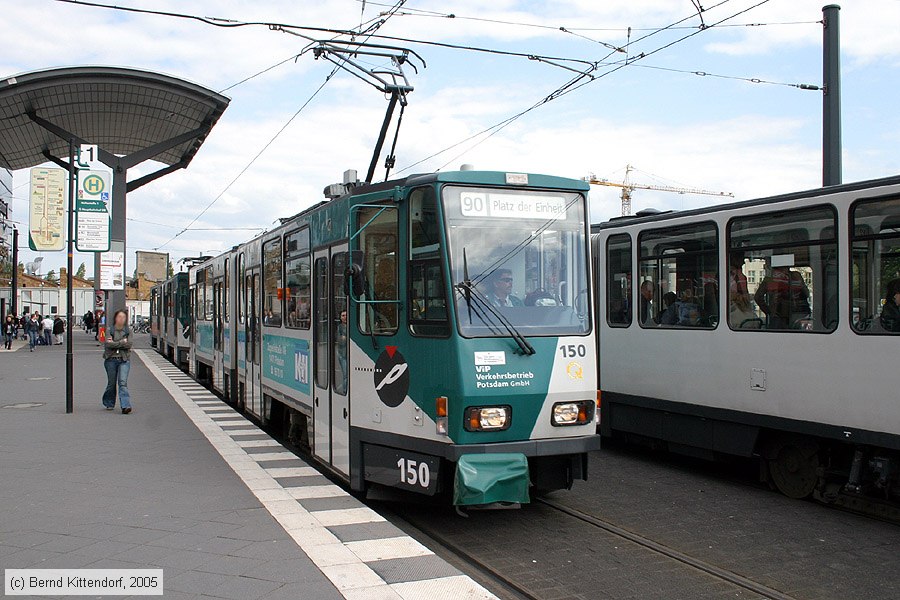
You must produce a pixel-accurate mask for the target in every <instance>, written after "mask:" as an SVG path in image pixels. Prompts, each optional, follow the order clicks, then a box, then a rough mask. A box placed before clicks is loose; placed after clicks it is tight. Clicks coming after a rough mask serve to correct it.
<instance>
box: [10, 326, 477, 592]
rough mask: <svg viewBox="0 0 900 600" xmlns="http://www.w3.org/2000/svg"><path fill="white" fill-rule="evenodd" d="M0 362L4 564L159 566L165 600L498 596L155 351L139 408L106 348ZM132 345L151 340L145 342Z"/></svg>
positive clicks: (145, 354) (135, 357)
mask: <svg viewBox="0 0 900 600" xmlns="http://www.w3.org/2000/svg"><path fill="white" fill-rule="evenodd" d="M74 336H75V337H74V338H73V339H74V343H75V361H74V362H75V411H74V414H66V413H65V346H50V347H40V348H36V349H35V351H34V352H29V351H28V346H27V344H25V345H24V346H22V345H18V348H17V349H16V350H15V351H10V352H3V353H2V355H0V481H2V482H3V483H2V485H0V568H3V569H9V568H17V569H21V568H35V569H38V568H40V569H50V568H54V569H56V568H66V569H68V568H92V569H119V568H121V569H135V568H162V569H163V570H164V590H165V596H164V597H166V598H195V597H201V596H202V597H214V598H233V599H258V598H259V599H262V598H265V599H275V598H301V599H316V600H318V599H325V600H327V599H332V598H334V599H341V598H346V599H363V598H364V599H366V600H370V599H371V600H380V599H392V600H404V599H405V600H412V599H427V600H440V599H444V598H446V599H448V600H449V599H454V600H455V599H471V600H480V599H485V600H487V599H493V598H495V596H494V595H493V594H492V593H490V592H488V591H487V590H486V589H485V588H484V587H482V586H481V585H479V584H478V583H476V582H475V581H474V580H472V579H471V578H469V577H468V576H466V575H464V574H463V573H461V572H460V571H459V570H458V569H456V568H455V567H453V566H451V565H450V564H449V563H447V562H446V561H444V560H443V559H442V558H440V557H438V556H436V555H435V554H434V553H433V552H432V551H431V550H429V549H428V548H426V547H425V546H424V545H422V544H421V543H419V542H417V541H416V540H414V539H412V538H411V537H409V536H408V535H406V534H404V533H403V532H402V531H401V530H400V529H398V528H397V527H395V526H394V525H392V524H391V523H389V522H387V521H386V520H385V519H384V518H383V517H382V516H380V515H379V514H378V513H376V512H375V511H373V510H371V509H370V508H368V507H366V506H365V505H364V504H362V503H361V502H359V501H358V500H357V499H356V498H354V497H353V496H351V495H350V494H348V493H347V492H346V491H345V490H344V489H342V488H341V487H339V486H337V485H335V484H333V483H332V482H331V481H330V480H329V479H327V478H325V477H324V476H322V475H321V474H320V473H319V472H318V471H317V470H316V469H314V468H313V467H311V466H310V465H309V464H307V463H306V462H304V461H303V460H301V459H300V458H298V457H297V456H296V455H294V454H293V453H291V452H290V451H288V450H286V449H285V448H283V447H282V446H281V445H280V444H279V443H278V442H277V441H276V440H274V439H272V438H271V437H270V436H269V435H267V434H266V433H265V432H263V431H262V430H260V429H259V428H258V427H257V426H256V425H255V424H254V423H252V422H250V421H248V420H246V419H245V418H244V417H243V416H241V415H240V414H238V413H237V412H235V411H234V410H232V409H231V408H230V407H229V406H228V405H226V404H225V403H223V402H222V401H221V400H220V399H218V398H217V397H215V396H214V395H213V394H211V393H210V392H209V391H207V390H206V389H204V388H203V387H201V386H199V385H198V384H196V383H195V382H194V381H193V380H191V379H190V378H189V377H188V376H187V375H185V374H184V373H182V372H181V371H179V370H178V369H176V368H175V367H173V366H172V365H171V364H169V363H168V362H166V361H165V360H164V359H163V358H162V357H161V356H159V355H158V354H156V353H155V352H153V351H152V350H151V349H149V348H145V349H138V350H135V351H134V352H133V354H132V368H131V373H130V377H129V390H130V392H131V397H132V404H133V406H134V412H133V413H132V414H130V415H123V414H122V413H121V411H120V410H118V407H117V408H116V410H115V411H106V410H104V409H103V407H102V406H101V404H100V396H101V394H102V391H103V389H104V387H105V384H106V376H105V372H104V370H103V364H102V357H101V348H100V347H99V346H98V345H97V343H96V342H95V341H94V339H93V336H92V335H88V334H86V333H84V332H83V331H81V330H76V331H75V333H74ZM141 338H142V340H141V339H139V342H138V343H137V344H136V347H139V346H140V345H141V344H143V345H145V346H146V345H147V342H146V340H147V337H146V336H141Z"/></svg>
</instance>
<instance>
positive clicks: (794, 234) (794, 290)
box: [728, 206, 838, 333]
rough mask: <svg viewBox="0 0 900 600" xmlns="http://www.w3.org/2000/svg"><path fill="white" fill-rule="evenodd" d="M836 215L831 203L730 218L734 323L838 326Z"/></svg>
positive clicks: (745, 326) (781, 327)
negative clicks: (829, 204)
mask: <svg viewBox="0 0 900 600" xmlns="http://www.w3.org/2000/svg"><path fill="white" fill-rule="evenodd" d="M836 224H837V217H836V214H835V210H834V208H833V207H831V206H817V207H813V208H805V209H800V210H792V211H781V212H773V213H765V214H759V215H753V216H750V217H743V218H737V219H733V220H732V221H731V223H730V224H729V226H728V234H729V251H728V324H729V326H730V327H731V328H732V329H736V330H737V329H740V330H766V331H785V332H819V333H828V332H831V331H834V329H835V327H837V319H838V316H837V315H838V269H837V238H836V233H835V232H836Z"/></svg>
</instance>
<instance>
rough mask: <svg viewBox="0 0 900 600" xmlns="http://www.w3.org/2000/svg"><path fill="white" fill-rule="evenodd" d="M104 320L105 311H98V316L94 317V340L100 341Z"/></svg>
mask: <svg viewBox="0 0 900 600" xmlns="http://www.w3.org/2000/svg"><path fill="white" fill-rule="evenodd" d="M102 320H103V311H102V310H98V311H97V314H96V315H94V339H95V340H99V339H100V337H99V336H100V325H101V322H102Z"/></svg>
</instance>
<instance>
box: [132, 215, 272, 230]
mask: <svg viewBox="0 0 900 600" xmlns="http://www.w3.org/2000/svg"><path fill="white" fill-rule="evenodd" d="M126 220H127V221H132V222H134V223H141V224H142V225H153V226H156V227H167V228H169V229H182V227H180V226H179V225H170V224H168V223H157V222H155V221H145V220H143V219H135V218H132V217H127V218H126ZM265 229H266V228H265V227H190V228H188V231H264V230H265Z"/></svg>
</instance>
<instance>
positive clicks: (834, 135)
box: [822, 4, 843, 186]
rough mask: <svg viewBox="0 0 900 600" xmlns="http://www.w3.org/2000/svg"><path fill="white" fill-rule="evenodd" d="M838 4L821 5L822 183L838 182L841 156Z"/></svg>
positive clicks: (837, 183)
mask: <svg viewBox="0 0 900 600" xmlns="http://www.w3.org/2000/svg"><path fill="white" fill-rule="evenodd" d="M840 10H841V7H840V6H838V5H837V4H829V5H828V6H824V7H823V8H822V17H823V23H824V33H823V40H822V74H823V77H824V79H823V83H824V84H825V85H824V87H825V94H824V95H823V97H822V185H823V186H829V185H840V184H841V181H842V179H843V175H842V164H841V163H842V157H841V30H840Z"/></svg>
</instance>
